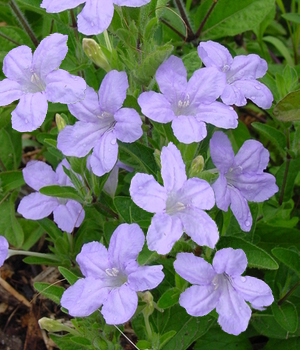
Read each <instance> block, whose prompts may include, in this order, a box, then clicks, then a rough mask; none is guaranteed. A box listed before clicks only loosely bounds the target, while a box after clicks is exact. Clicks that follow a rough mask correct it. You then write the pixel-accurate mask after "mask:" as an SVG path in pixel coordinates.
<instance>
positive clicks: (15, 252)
mask: <svg viewBox="0 0 300 350" xmlns="http://www.w3.org/2000/svg"><path fill="white" fill-rule="evenodd" d="M13 255H26V256H36V257H39V258H45V259H51V260H56V261H59V259H58V258H57V257H56V256H55V255H53V254H47V253H36V252H31V251H27V250H17V249H8V256H9V257H10V256H13Z"/></svg>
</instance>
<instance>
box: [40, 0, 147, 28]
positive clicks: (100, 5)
mask: <svg viewBox="0 0 300 350" xmlns="http://www.w3.org/2000/svg"><path fill="white" fill-rule="evenodd" d="M148 2H150V0H63V1H62V0H43V1H42V3H41V7H43V8H45V9H46V11H47V12H50V13H58V12H61V11H64V10H68V9H72V8H74V7H77V6H78V5H80V4H83V3H85V6H84V8H83V9H82V11H81V12H80V13H79V15H78V17H77V19H78V30H79V32H80V33H83V34H85V35H93V34H99V33H102V32H103V31H104V30H105V29H107V28H108V27H109V25H110V22H111V20H112V18H113V15H114V4H115V5H119V6H128V7H140V6H143V5H145V4H148Z"/></svg>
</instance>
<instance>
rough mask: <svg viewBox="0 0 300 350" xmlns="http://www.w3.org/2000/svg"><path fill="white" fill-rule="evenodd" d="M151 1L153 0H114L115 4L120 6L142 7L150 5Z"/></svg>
mask: <svg viewBox="0 0 300 350" xmlns="http://www.w3.org/2000/svg"><path fill="white" fill-rule="evenodd" d="M150 1H151V0H114V4H116V5H118V6H127V7H140V6H143V5H145V4H148V2H150Z"/></svg>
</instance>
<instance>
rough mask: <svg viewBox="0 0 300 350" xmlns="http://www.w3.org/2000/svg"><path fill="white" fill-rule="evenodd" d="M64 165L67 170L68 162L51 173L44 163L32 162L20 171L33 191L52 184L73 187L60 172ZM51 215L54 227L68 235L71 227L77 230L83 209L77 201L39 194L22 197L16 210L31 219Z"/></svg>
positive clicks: (82, 217) (61, 164) (82, 215)
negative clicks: (55, 225)
mask: <svg viewBox="0 0 300 350" xmlns="http://www.w3.org/2000/svg"><path fill="white" fill-rule="evenodd" d="M63 165H64V166H65V167H66V168H68V169H70V165H69V163H68V162H67V161H66V160H63V161H62V162H61V163H60V164H59V165H58V167H57V169H56V172H54V171H53V170H52V168H51V167H50V166H49V165H47V164H46V163H44V162H41V161H36V160H32V161H30V162H28V163H27V165H26V167H25V168H24V169H23V176H24V180H25V182H26V183H27V185H29V186H30V187H32V188H33V189H35V190H36V191H39V189H40V188H42V187H44V186H51V185H59V186H73V184H72V182H71V181H70V179H69V178H68V176H67V175H66V174H65V172H64V170H63V167H62V166H63ZM52 212H53V217H54V221H55V222H56V224H57V226H58V227H59V228H60V229H61V230H63V231H67V232H69V233H71V232H72V231H73V229H74V227H79V226H80V225H81V223H82V221H83V219H84V210H83V208H82V206H81V204H79V203H78V202H76V201H74V200H71V199H64V198H58V197H49V196H46V195H44V194H41V193H39V192H34V193H31V194H29V195H28V196H26V197H24V198H23V199H22V200H21V202H20V204H19V207H18V213H20V214H21V215H23V216H24V218H26V219H31V220H39V219H42V218H45V217H47V216H48V215H50V214H51V213H52Z"/></svg>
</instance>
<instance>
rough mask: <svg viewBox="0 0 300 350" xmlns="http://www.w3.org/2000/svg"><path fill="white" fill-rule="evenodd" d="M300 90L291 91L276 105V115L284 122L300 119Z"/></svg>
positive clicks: (274, 111)
mask: <svg viewBox="0 0 300 350" xmlns="http://www.w3.org/2000/svg"><path fill="white" fill-rule="evenodd" d="M299 101H300V90H297V91H293V92H290V93H289V94H287V95H286V96H285V97H284V98H283V99H282V100H280V101H279V102H278V103H277V105H276V106H275V107H274V110H273V114H274V116H275V117H276V118H277V119H279V120H282V121H283V122H291V121H296V120H300V103H299Z"/></svg>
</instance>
